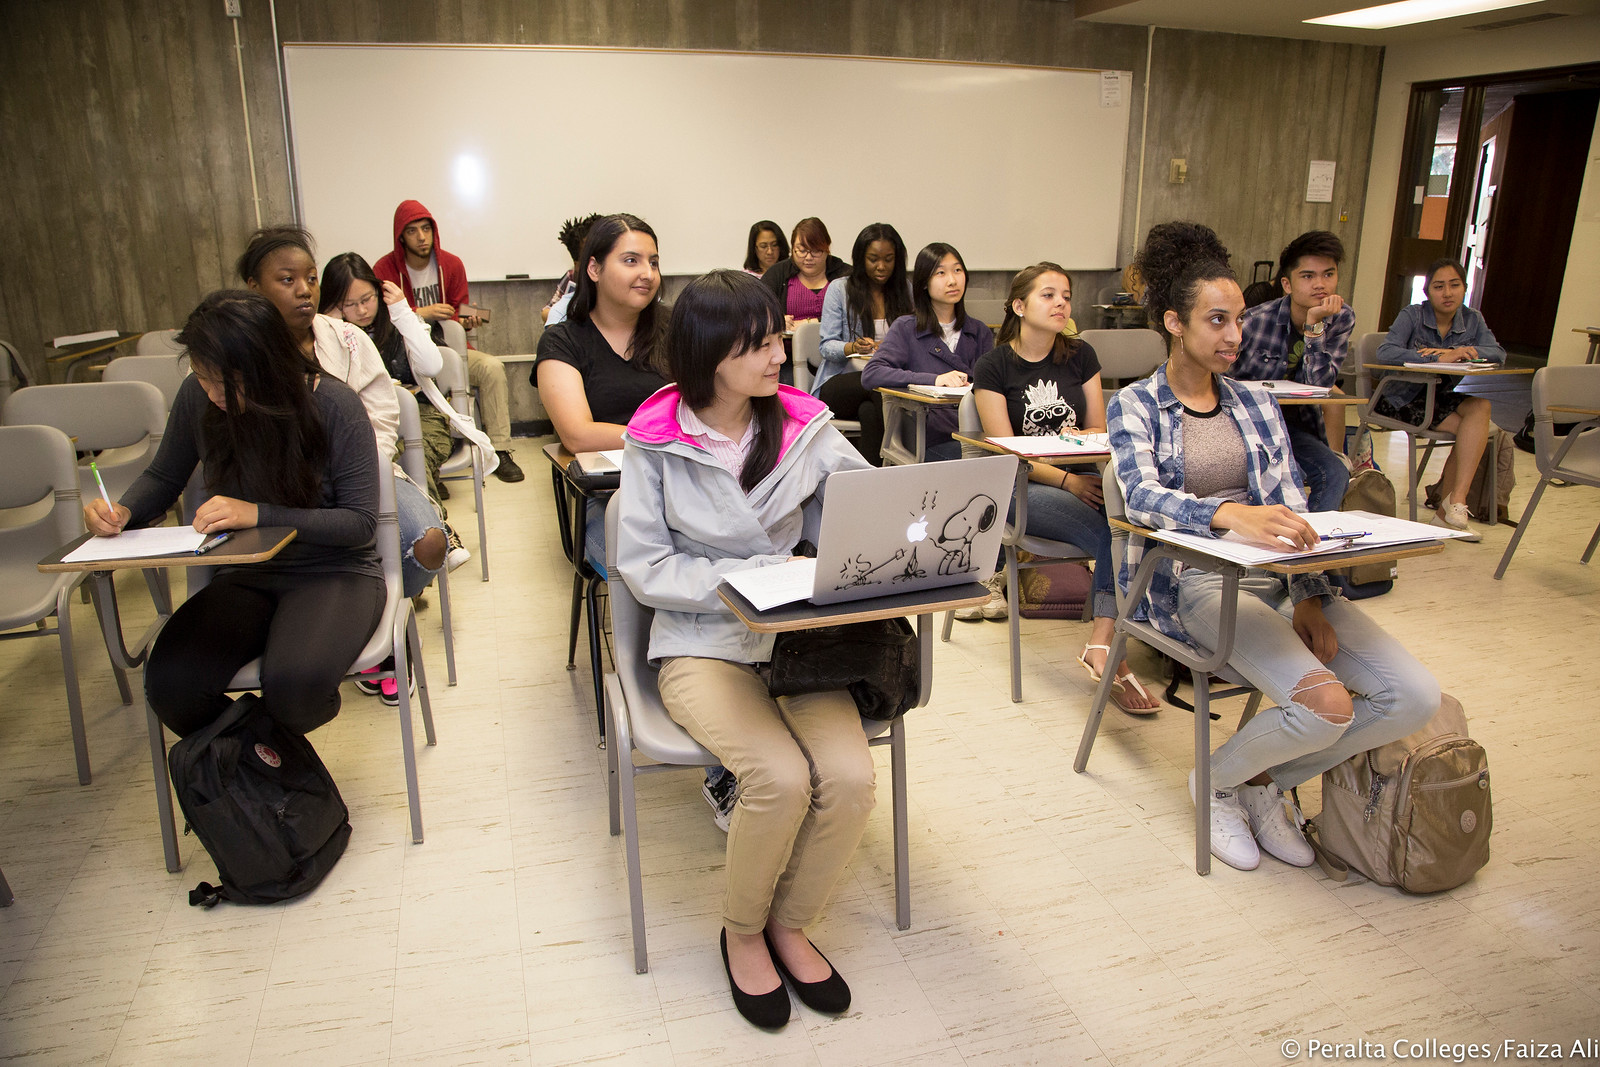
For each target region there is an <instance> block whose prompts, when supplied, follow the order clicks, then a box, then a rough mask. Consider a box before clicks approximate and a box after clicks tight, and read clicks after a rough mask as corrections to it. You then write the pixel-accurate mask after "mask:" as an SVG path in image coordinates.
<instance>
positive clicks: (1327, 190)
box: [1306, 159, 1338, 204]
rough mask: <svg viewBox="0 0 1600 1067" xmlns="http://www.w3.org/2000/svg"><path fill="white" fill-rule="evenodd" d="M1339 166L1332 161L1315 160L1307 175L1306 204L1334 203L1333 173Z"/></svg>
mask: <svg viewBox="0 0 1600 1067" xmlns="http://www.w3.org/2000/svg"><path fill="white" fill-rule="evenodd" d="M1337 166H1338V164H1337V163H1335V162H1334V161H1333V160H1331V159H1313V160H1312V161H1311V169H1310V171H1309V172H1308V173H1307V175H1306V203H1308V204H1331V203H1332V202H1333V171H1334V168H1335V167H1337Z"/></svg>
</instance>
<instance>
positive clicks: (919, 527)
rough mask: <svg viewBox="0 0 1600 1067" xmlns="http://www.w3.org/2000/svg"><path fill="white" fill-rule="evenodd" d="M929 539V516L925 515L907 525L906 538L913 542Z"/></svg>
mask: <svg viewBox="0 0 1600 1067" xmlns="http://www.w3.org/2000/svg"><path fill="white" fill-rule="evenodd" d="M927 539H928V516H926V515H924V516H922V518H920V519H918V520H917V521H916V522H914V523H912V524H911V525H910V526H907V527H906V540H907V541H910V542H912V543H915V542H917V541H926V540H927Z"/></svg>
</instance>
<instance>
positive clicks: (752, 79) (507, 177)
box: [283, 43, 1133, 281]
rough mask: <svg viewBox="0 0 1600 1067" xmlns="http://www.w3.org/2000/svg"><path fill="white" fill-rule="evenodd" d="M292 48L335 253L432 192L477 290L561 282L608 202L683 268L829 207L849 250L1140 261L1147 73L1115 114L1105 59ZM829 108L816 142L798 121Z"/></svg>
mask: <svg viewBox="0 0 1600 1067" xmlns="http://www.w3.org/2000/svg"><path fill="white" fill-rule="evenodd" d="M283 59H284V71H285V79H286V80H285V95H286V98H287V106H288V111H289V123H290V133H291V138H292V141H293V145H294V166H295V172H296V188H297V191H298V200H299V205H298V206H299V208H300V220H301V223H302V224H303V225H305V226H306V227H307V228H308V229H310V230H311V232H312V235H313V237H315V238H316V240H317V253H318V259H319V260H321V261H326V260H328V259H330V258H332V257H333V256H334V255H336V254H338V253H340V252H344V251H352V250H353V251H356V252H360V253H361V254H362V255H364V256H366V257H367V258H368V259H369V260H376V259H377V257H378V256H381V255H383V254H384V253H385V252H387V251H389V250H390V249H391V248H392V247H393V238H392V232H393V214H394V208H395V205H396V204H398V203H399V202H400V201H402V200H407V199H416V200H421V201H422V202H423V203H424V204H426V205H427V206H428V208H429V210H430V211H431V212H432V213H433V214H434V216H435V218H436V219H437V220H438V224H439V232H440V244H441V246H442V247H444V248H446V249H448V250H450V251H452V252H454V253H455V254H456V255H459V256H461V257H462V259H463V260H464V262H465V264H466V267H467V271H468V274H469V277H470V278H471V279H472V280H474V281H497V280H502V279H505V278H507V277H517V276H528V277H532V278H553V277H557V276H559V275H560V274H561V273H562V272H563V271H565V270H566V269H567V267H568V262H567V259H566V254H565V252H564V250H563V249H562V248H561V246H560V245H559V244H558V243H557V241H556V239H555V235H556V231H557V230H558V229H559V228H560V225H561V222H562V220H564V219H566V218H568V217H571V216H574V215H582V214H587V213H588V212H590V211H600V212H602V213H605V212H611V211H629V212H632V213H633V214H636V215H639V216H640V217H642V218H644V219H645V220H646V221H647V222H649V223H650V224H651V226H652V227H653V228H654V229H655V230H656V232H657V234H658V236H659V238H660V246H661V265H662V270H663V272H664V273H667V274H672V275H687V274H698V273H701V272H703V271H706V270H710V269H712V268H715V267H737V266H739V265H741V263H742V261H743V257H744V250H745V237H746V234H747V232H748V229H749V226H750V224H751V223H752V222H754V221H755V220H757V219H774V220H776V221H777V222H778V223H779V225H781V226H783V227H784V228H785V229H786V230H787V229H788V228H789V227H792V226H793V225H794V223H795V222H796V221H797V220H798V219H800V218H801V217H804V216H806V215H816V216H818V217H820V218H821V219H822V220H823V221H824V222H825V223H827V224H828V227H829V230H830V232H831V235H832V238H833V252H834V254H835V255H838V256H840V258H843V259H848V258H849V254H850V245H851V243H852V242H853V240H854V237H855V234H856V232H857V231H858V230H859V229H860V228H861V227H862V226H864V225H866V224H868V223H870V222H878V221H884V222H890V223H892V224H894V226H895V227H896V228H897V229H898V230H899V231H900V233H901V236H902V237H903V238H904V239H905V241H906V245H907V247H908V250H909V253H910V255H911V256H913V257H914V256H915V254H916V250H917V249H918V248H920V247H921V246H922V245H924V244H927V243H929V242H931V241H947V242H949V243H951V244H953V245H955V246H956V247H957V248H959V249H961V251H962V255H963V257H964V258H965V259H966V262H967V265H968V267H969V269H972V270H1015V269H1017V268H1018V267H1020V266H1023V265H1025V264H1027V263H1032V262H1035V261H1037V260H1040V259H1050V260H1055V261H1057V262H1061V263H1063V264H1065V265H1066V266H1068V267H1069V268H1072V269H1084V270H1112V269H1115V268H1116V267H1117V266H1118V254H1117V253H1118V236H1119V228H1120V223H1121V218H1122V197H1123V185H1124V176H1125V173H1126V157H1127V145H1128V136H1129V128H1130V123H1131V108H1130V107H1129V106H1128V102H1129V101H1130V100H1131V99H1132V95H1133V94H1132V87H1133V86H1132V81H1133V76H1132V73H1131V72H1127V71H1120V72H1111V73H1113V74H1115V75H1116V76H1117V77H1118V79H1119V81H1120V86H1121V92H1120V94H1112V95H1114V96H1115V97H1116V98H1117V99H1116V100H1115V102H1114V103H1113V104H1111V105H1110V106H1107V104H1106V101H1105V99H1104V98H1103V97H1102V85H1103V81H1102V74H1103V72H1101V71H1094V70H1089V71H1086V70H1079V69H1068V68H1059V67H1022V66H1006V65H1000V64H976V63H954V62H945V61H936V60H910V59H879V58H866V57H856V56H849V57H845V56H819V55H794V54H784V53H770V52H722V51H682V50H656V49H607V48H560V47H551V46H538V45H534V46H516V45H508V46H501V45H372V44H355V45H346V44H341V45H331V44H302V43H287V44H285V45H283ZM788 85H804V86H806V87H807V88H806V90H805V91H804V92H789V91H787V90H786V89H785V88H784V87H785V86H788ZM515 86H525V87H526V88H524V89H520V90H508V87H515ZM563 101H565V103H563ZM808 112H809V113H810V114H813V115H815V116H816V121H815V124H814V129H813V131H812V133H810V134H809V135H806V136H799V135H796V134H794V133H792V132H786V131H792V130H793V128H794V127H795V125H796V123H797V121H799V120H800V119H801V116H803V115H804V114H806V113H808ZM586 113H592V114H596V115H605V116H610V118H609V119H608V120H606V121H600V120H594V121H584V120H583V116H584V114H586ZM887 116H902V117H903V119H904V122H903V123H901V124H896V123H893V122H888V121H883V119H884V117H887ZM618 130H626V131H628V136H626V137H624V136H621V135H619V134H618V133H617V132H616V131H618ZM686 134H692V136H693V140H692V141H690V140H689V138H688V136H686Z"/></svg>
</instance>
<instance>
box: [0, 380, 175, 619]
mask: <svg viewBox="0 0 1600 1067" xmlns="http://www.w3.org/2000/svg"><path fill="white" fill-rule="evenodd" d="M0 425H4V426H21V425H29V426H54V427H55V428H56V429H58V430H60V431H61V432H62V433H64V434H66V435H67V436H68V437H70V438H73V439H74V445H73V447H74V448H75V449H76V450H77V451H78V453H79V454H80V455H81V454H83V453H99V455H98V456H96V458H95V465H96V466H97V467H98V468H99V469H100V477H101V478H102V479H103V480H104V481H105V483H106V494H107V495H108V496H110V497H111V499H112V500H120V499H121V498H122V494H123V493H125V492H127V490H128V487H129V486H131V485H132V484H133V483H134V480H135V479H136V478H138V477H139V475H141V474H143V473H144V469H145V468H146V467H148V466H149V465H150V461H151V460H152V459H154V458H155V455H156V450H157V449H158V448H160V446H161V435H162V434H163V433H165V432H166V429H167V402H166V399H165V398H164V397H163V396H162V394H161V390H160V389H157V388H156V387H155V386H153V385H151V384H150V383H149V382H140V381H126V382H77V383H74V384H70V385H35V386H31V387H29V388H27V389H19V390H17V391H16V392H15V393H12V394H11V395H10V396H9V397H7V398H6V402H5V405H4V406H3V407H0ZM78 479H79V490H80V496H81V498H82V499H84V500H87V499H90V498H91V497H94V496H98V495H100V487H99V486H98V485H97V484H96V483H95V479H94V473H93V472H92V471H90V470H89V467H88V466H87V464H85V465H84V466H82V467H79V468H78ZM80 532H81V531H80ZM35 562H37V560H35ZM144 576H145V582H146V584H147V585H148V586H149V587H150V596H151V598H152V599H153V600H154V601H155V604H156V610H157V611H159V612H160V613H161V614H163V615H166V614H170V613H171V612H172V591H171V588H170V586H169V585H168V582H167V573H166V571H163V570H149V571H145V572H144Z"/></svg>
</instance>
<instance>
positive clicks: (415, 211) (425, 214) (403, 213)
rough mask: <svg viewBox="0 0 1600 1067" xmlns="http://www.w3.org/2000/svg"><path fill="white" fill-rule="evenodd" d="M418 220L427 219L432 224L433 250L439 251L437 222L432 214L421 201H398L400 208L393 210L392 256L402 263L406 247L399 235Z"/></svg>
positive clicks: (440, 243) (404, 258)
mask: <svg viewBox="0 0 1600 1067" xmlns="http://www.w3.org/2000/svg"><path fill="white" fill-rule="evenodd" d="M418 219H427V220H428V221H429V222H431V223H433V250H434V252H435V253H437V252H438V251H439V248H440V247H441V245H442V242H441V241H440V240H439V220H438V219H436V218H434V217H433V212H431V211H429V210H428V209H427V208H426V207H424V206H423V204H422V201H421V200H402V201H400V206H399V207H397V208H395V209H394V254H395V255H396V256H397V257H398V258H399V260H400V262H402V263H404V262H405V260H406V245H405V242H404V241H402V240H401V239H400V235H401V234H403V233H405V231H406V227H407V226H410V225H411V224H412V223H413V222H416V221H417V220H418Z"/></svg>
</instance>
